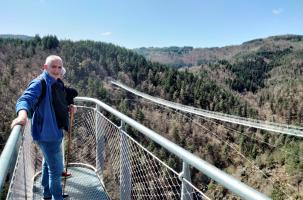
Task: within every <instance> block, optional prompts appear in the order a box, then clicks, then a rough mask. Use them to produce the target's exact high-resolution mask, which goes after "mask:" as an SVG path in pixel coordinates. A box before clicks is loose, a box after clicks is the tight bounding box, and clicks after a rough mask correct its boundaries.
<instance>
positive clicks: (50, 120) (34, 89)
mask: <svg viewBox="0 0 303 200" xmlns="http://www.w3.org/2000/svg"><path fill="white" fill-rule="evenodd" d="M41 78H43V79H44V80H45V82H46V92H45V96H44V98H43V99H42V100H41V102H40V103H39V105H38V106H37V108H36V110H35V112H34V114H33V118H32V120H31V124H32V136H33V139H34V140H37V141H45V142H47V141H59V140H62V138H63V130H62V129H59V128H58V126H57V122H56V115H55V112H54V109H53V106H52V85H53V84H54V83H55V82H56V80H55V79H54V78H53V77H51V76H50V75H49V74H48V72H47V71H45V70H44V72H43V73H42V74H40V78H39V77H38V78H36V79H34V80H32V81H31V82H30V84H29V85H28V87H27V89H26V90H25V91H24V93H23V94H22V96H21V97H20V98H19V99H18V101H17V104H16V112H17V114H18V112H19V111H20V110H26V111H27V114H29V111H30V109H31V108H32V109H34V107H35V105H36V103H37V102H38V99H39V97H40V95H41V93H42V84H41Z"/></svg>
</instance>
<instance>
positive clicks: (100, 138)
mask: <svg viewBox="0 0 303 200" xmlns="http://www.w3.org/2000/svg"><path fill="white" fill-rule="evenodd" d="M99 112H100V106H99V105H98V104H97V105H96V110H95V135H96V169H97V174H98V175H99V176H100V178H101V181H102V183H103V170H104V150H105V141H104V140H105V138H104V134H105V133H104V132H103V131H102V127H101V124H100V122H101V117H100V114H99Z"/></svg>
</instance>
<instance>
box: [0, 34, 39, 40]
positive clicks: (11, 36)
mask: <svg viewBox="0 0 303 200" xmlns="http://www.w3.org/2000/svg"><path fill="white" fill-rule="evenodd" d="M0 38H3V39H20V40H31V39H33V38H34V37H32V36H27V35H14V34H0Z"/></svg>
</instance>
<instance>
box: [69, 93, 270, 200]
mask: <svg viewBox="0 0 303 200" xmlns="http://www.w3.org/2000/svg"><path fill="white" fill-rule="evenodd" d="M75 101H76V102H91V103H95V104H97V105H98V106H100V107H102V108H103V109H105V110H106V111H108V112H110V113H111V114H113V115H115V116H116V117H118V118H120V119H121V120H122V121H124V122H125V123H127V124H129V125H130V126H132V127H133V128H135V129H136V130H138V131H140V132H141V133H142V134H144V135H145V136H147V137H148V138H150V139H151V140H153V141H154V142H156V143H157V144H159V145H161V146H162V147H163V148H165V149H167V150H168V151H169V152H171V153H173V154H174V155H176V156H178V157H179V158H181V159H182V160H183V161H184V162H186V163H188V164H190V165H191V166H193V167H195V168H196V169H198V170H200V171H201V172H203V173H204V174H205V175H207V176H208V177H210V178H212V179H213V180H215V181H216V182H218V183H220V184H222V185H223V186H224V187H226V188H228V189H229V190H230V191H232V192H234V193H236V194H238V195H239V196H241V197H242V198H244V199H248V200H269V199H270V198H269V197H267V196H265V195H264V194H262V193H260V192H258V191H257V190H255V189H253V188H251V187H249V186H247V185H245V184H244V183H242V182H241V181H239V180H237V179H235V178H234V177H232V176H230V175H228V174H227V173H225V172H223V171H221V170H219V169H218V168H216V167H215V166H213V165H211V164H209V163H207V162H206V161H204V160H202V159H201V158H199V157H197V156H195V155H193V154H192V153H190V152H189V151H186V150H185V149H183V148H182V147H180V146H178V145H176V144H175V143H173V142H171V141H170V140H168V139H166V138H164V137H163V136H161V135H159V134H158V133H156V132H154V131H153V130H151V129H149V128H147V127H145V126H143V125H142V124H140V123H138V122H136V121H135V120H133V119H131V118H129V117H127V116H126V115H124V114H122V113H120V112H119V111H117V110H115V109H114V108H112V107H110V106H108V105H106V104H105V103H103V102H101V101H99V100H97V99H94V98H89V97H76V98H75Z"/></svg>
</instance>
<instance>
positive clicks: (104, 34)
mask: <svg viewBox="0 0 303 200" xmlns="http://www.w3.org/2000/svg"><path fill="white" fill-rule="evenodd" d="M101 35H102V36H110V35H112V32H109V31H108V32H104V33H102V34H101Z"/></svg>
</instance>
